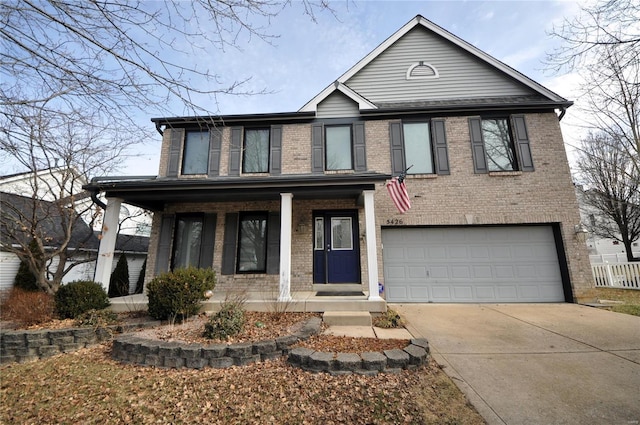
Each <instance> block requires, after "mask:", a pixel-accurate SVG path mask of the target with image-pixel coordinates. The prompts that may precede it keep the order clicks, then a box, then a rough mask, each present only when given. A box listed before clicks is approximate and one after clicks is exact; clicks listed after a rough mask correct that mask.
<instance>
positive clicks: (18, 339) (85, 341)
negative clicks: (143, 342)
mask: <svg viewBox="0 0 640 425" xmlns="http://www.w3.org/2000/svg"><path fill="white" fill-rule="evenodd" d="M159 323H160V322H158V321H149V322H141V323H136V324H131V325H109V326H104V327H103V326H99V327H89V326H84V327H76V328H65V329H37V330H1V331H0V364H7V363H16V362H17V363H24V362H28V361H33V360H41V359H46V358H49V357H51V356H54V355H56V354H61V353H70V352H73V351H77V350H79V349H81V348H85V347H90V346H92V345H97V344H101V343H103V342H107V341H110V340H111V339H112V338H113V335H114V334H117V333H121V332H131V331H132V330H134V329H141V328H147V327H153V326H157V325H158V324H159Z"/></svg>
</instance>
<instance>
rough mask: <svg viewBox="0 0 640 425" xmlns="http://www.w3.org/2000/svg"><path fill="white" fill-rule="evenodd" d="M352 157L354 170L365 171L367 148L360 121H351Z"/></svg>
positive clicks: (362, 123)
mask: <svg viewBox="0 0 640 425" xmlns="http://www.w3.org/2000/svg"><path fill="white" fill-rule="evenodd" d="M353 158H354V159H355V161H354V163H355V167H354V170H355V171H367V149H366V143H365V136H364V122H362V121H359V122H355V123H353Z"/></svg>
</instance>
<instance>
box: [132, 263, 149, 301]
mask: <svg viewBox="0 0 640 425" xmlns="http://www.w3.org/2000/svg"><path fill="white" fill-rule="evenodd" d="M146 271H147V259H146V258H145V259H144V262H143V263H142V268H141V269H140V274H139V275H138V281H137V282H136V291H135V292H134V294H142V292H144V276H145V273H146Z"/></svg>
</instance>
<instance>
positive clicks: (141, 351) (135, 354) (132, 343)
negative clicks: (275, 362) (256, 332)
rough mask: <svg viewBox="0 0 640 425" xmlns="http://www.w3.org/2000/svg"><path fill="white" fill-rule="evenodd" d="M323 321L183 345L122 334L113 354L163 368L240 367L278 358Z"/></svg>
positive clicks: (144, 364)
mask: <svg viewBox="0 0 640 425" xmlns="http://www.w3.org/2000/svg"><path fill="white" fill-rule="evenodd" d="M321 323H322V320H321V319H320V318H319V317H312V318H311V319H309V320H307V321H306V322H305V324H304V325H303V326H302V328H301V329H300V330H299V331H298V332H296V333H295V334H293V335H287V336H283V337H279V338H276V339H273V340H266V341H258V342H252V343H240V344H230V345H227V344H208V345H203V344H186V343H178V342H166V341H157V340H150V339H146V338H140V337H137V336H136V335H135V334H128V335H122V336H120V337H118V338H116V339H115V340H114V342H113V350H112V352H111V353H112V354H111V355H112V357H113V358H114V359H115V360H118V361H121V362H123V363H132V364H137V365H142V366H156V367H162V368H181V367H186V368H192V369H201V368H203V367H207V366H208V367H214V368H224V367H230V366H243V365H247V364H249V363H253V362H256V361H263V360H267V359H275V358H279V357H281V356H283V355H287V354H288V353H289V350H290V347H291V346H292V345H294V344H295V343H296V342H298V341H300V340H306V339H308V338H309V337H310V336H311V335H315V334H317V333H319V332H320V324H321Z"/></svg>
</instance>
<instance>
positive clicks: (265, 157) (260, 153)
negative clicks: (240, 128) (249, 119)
mask: <svg viewBox="0 0 640 425" xmlns="http://www.w3.org/2000/svg"><path fill="white" fill-rule="evenodd" d="M269 133H270V131H269V129H245V132H244V146H243V150H242V152H243V153H242V172H243V173H268V172H269Z"/></svg>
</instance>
